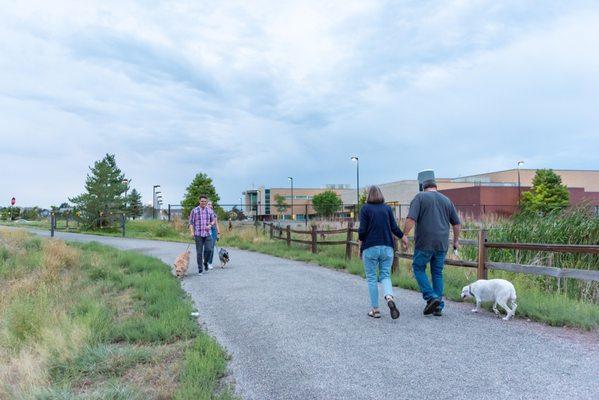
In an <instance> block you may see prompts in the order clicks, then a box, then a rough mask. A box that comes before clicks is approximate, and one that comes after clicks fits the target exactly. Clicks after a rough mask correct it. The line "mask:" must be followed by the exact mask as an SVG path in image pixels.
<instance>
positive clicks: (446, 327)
mask: <svg viewBox="0 0 599 400" xmlns="http://www.w3.org/2000/svg"><path fill="white" fill-rule="evenodd" d="M57 237H59V238H63V239H67V240H78V241H91V240H94V241H98V242H102V243H105V244H109V245H112V246H115V247H118V248H121V249H129V250H136V251H140V252H143V253H145V254H148V255H152V256H156V257H158V258H160V259H162V260H163V261H165V262H166V263H167V264H171V263H172V261H173V260H174V258H175V257H176V256H177V255H178V254H179V253H181V252H182V251H183V250H184V249H185V247H186V245H185V244H182V243H170V242H158V241H150V240H138V239H120V238H111V237H100V236H91V235H80V234H68V233H57ZM229 250H230V254H231V259H232V261H231V263H230V264H229V265H228V266H227V268H225V269H223V270H221V269H218V270H212V271H209V272H208V273H207V274H204V275H202V276H198V275H197V271H196V268H195V262H194V263H192V268H190V271H189V275H188V277H187V278H185V279H184V280H183V287H184V289H185V290H186V291H188V292H189V293H190V294H191V296H192V298H193V300H194V302H195V304H196V306H197V308H198V310H199V313H200V316H199V320H200V321H201V322H202V324H203V325H204V328H205V329H206V330H207V331H209V332H210V333H211V334H213V335H214V336H215V337H216V338H217V340H218V341H219V342H220V343H221V344H222V345H223V346H224V347H225V348H226V349H227V350H228V351H229V352H230V353H231V355H232V359H231V362H230V364H229V367H230V370H231V375H232V380H234V382H235V387H236V391H237V392H238V394H239V395H240V397H241V398H243V399H256V400H274V399H298V400H300V399H301V400H308V399H327V400H332V399H360V400H364V399H377V400H384V399H476V400H480V399H598V398H599V343H598V341H597V339H598V337H599V336H598V335H596V334H579V333H577V332H576V331H574V330H568V329H558V328H549V327H545V326H542V325H540V324H536V323H527V322H526V321H523V320H515V321H509V322H504V321H502V320H501V319H499V318H496V317H494V316H493V315H491V314H490V313H486V312H485V313H483V314H481V315H475V314H472V313H470V311H469V310H470V309H471V305H470V304H463V303H456V302H451V301H449V302H447V307H446V313H445V316H443V317H441V318H436V317H424V316H423V315H422V307H423V305H424V304H423V301H422V300H421V298H420V294H419V293H417V292H413V291H408V290H403V289H397V288H395V295H396V296H397V298H398V300H399V301H398V305H399V308H400V311H401V317H400V318H399V319H398V320H396V321H393V320H391V318H390V317H389V315H388V312H387V310H386V309H385V308H384V309H383V318H381V319H378V320H374V319H371V318H369V317H367V316H366V312H367V311H368V295H367V288H366V283H365V281H364V280H363V279H362V278H360V277H357V276H353V275H349V274H345V273H341V272H338V271H334V270H330V269H326V268H322V267H318V266H314V265H311V264H306V263H303V262H296V261H290V260H285V259H280V258H276V257H271V256H268V255H263V254H258V253H252V252H247V251H241V250H235V249H229ZM193 256H194V254H192V259H193ZM381 304H384V303H383V302H381Z"/></svg>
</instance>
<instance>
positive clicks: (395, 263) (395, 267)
mask: <svg viewBox="0 0 599 400" xmlns="http://www.w3.org/2000/svg"><path fill="white" fill-rule="evenodd" d="M392 239H393V264H391V273H394V272H397V270H398V269H399V257H397V254H396V253H397V239H396V238H392Z"/></svg>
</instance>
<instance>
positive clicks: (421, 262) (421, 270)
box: [412, 249, 445, 309]
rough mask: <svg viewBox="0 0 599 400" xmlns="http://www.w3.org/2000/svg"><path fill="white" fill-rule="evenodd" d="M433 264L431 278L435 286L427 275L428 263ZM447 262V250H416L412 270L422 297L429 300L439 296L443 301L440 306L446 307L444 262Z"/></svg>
mask: <svg viewBox="0 0 599 400" xmlns="http://www.w3.org/2000/svg"><path fill="white" fill-rule="evenodd" d="M429 262H430V264H431V278H432V281H433V287H432V288H431V284H430V283H429V280H428V276H426V264H428V263H429ZM444 263H445V251H443V250H441V251H433V250H430V251H428V250H418V249H415V250H414V258H413V260H412V270H413V271H414V278H416V281H417V282H418V286H419V287H420V291H421V292H422V297H423V298H424V300H426V301H429V300H431V299H434V298H438V299H439V300H440V301H441V303H440V304H439V308H440V309H443V307H445V302H443V264H444Z"/></svg>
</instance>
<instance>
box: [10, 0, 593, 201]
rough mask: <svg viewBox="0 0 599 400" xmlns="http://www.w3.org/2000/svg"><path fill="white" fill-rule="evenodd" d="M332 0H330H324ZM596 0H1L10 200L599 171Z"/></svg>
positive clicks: (173, 197) (231, 197) (235, 193)
mask: <svg viewBox="0 0 599 400" xmlns="http://www.w3.org/2000/svg"><path fill="white" fill-rule="evenodd" d="M322 3H326V5H323V4H322ZM598 21H599V2H597V1H568V2H563V1H523V0H514V1H501V2H498V1H495V0H489V1H482V0H481V1H420V0H414V1H390V2H385V1H365V0H359V1H350V0H340V1H329V2H323V1H289V2H286V1H239V2H234V1H197V0H194V1H170V2H168V1H162V2H158V1H149V0H145V1H127V0H118V1H110V0H101V1H81V0H79V1H72V2H70V1H46V0H43V1H7V0H0V168H1V173H0V202H1V203H2V204H8V202H9V200H10V198H11V197H12V196H15V197H17V202H18V204H19V205H25V206H27V205H41V206H49V205H50V204H58V203H60V202H62V201H64V200H66V199H67V198H68V197H71V196H74V195H77V194H79V193H81V192H82V190H83V183H84V181H85V175H86V173H87V172H88V169H87V168H88V166H89V165H91V164H92V163H93V161H95V160H98V159H100V158H102V157H103V155H104V154H105V153H114V154H116V157H117V162H118V164H119V165H120V167H121V168H122V170H123V171H124V172H125V173H126V175H127V176H128V177H129V178H132V179H133V181H132V186H133V187H135V188H137V189H138V190H139V191H141V193H142V195H143V196H144V203H147V202H148V201H150V200H151V188H152V185H153V184H160V185H162V192H163V196H164V203H165V204H167V203H179V201H180V200H181V198H182V195H183V193H184V190H185V187H186V186H187V184H188V183H189V182H190V181H191V179H192V178H193V176H194V175H195V174H196V173H197V172H206V173H207V174H208V175H209V176H211V177H212V178H213V180H214V183H215V186H216V188H217V191H218V192H219V193H220V196H221V199H222V201H221V202H222V203H232V202H238V201H239V197H240V194H241V192H242V191H243V190H244V189H246V188H251V187H252V185H255V186H256V187H257V186H259V185H265V186H267V187H268V186H271V187H281V186H283V187H285V186H287V185H288V181H287V176H290V175H291V176H293V177H294V178H295V186H296V187H321V186H323V185H325V184H327V183H349V184H351V185H352V186H354V185H355V166H354V165H353V164H352V163H351V161H350V159H349V157H350V155H352V154H357V155H358V156H359V157H360V172H361V182H364V183H384V182H388V181H394V180H400V179H413V178H415V176H416V174H417V172H418V171H419V170H421V169H426V168H433V169H435V170H436V172H437V176H442V177H456V176H461V175H470V174H476V173H482V172H487V171H492V170H501V169H509V168H513V167H515V165H516V161H517V160H520V159H522V160H525V162H526V164H525V166H526V167H528V168H541V167H551V168H567V169H599V22H598Z"/></svg>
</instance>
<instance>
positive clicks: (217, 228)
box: [208, 201, 220, 269]
mask: <svg viewBox="0 0 599 400" xmlns="http://www.w3.org/2000/svg"><path fill="white" fill-rule="evenodd" d="M208 207H210V209H211V210H212V211H214V209H213V208H212V201H209V202H208ZM210 236H212V252H211V253H210V257H209V258H208V269H212V268H213V267H212V260H214V250H216V242H217V241H218V237H219V236H220V226H219V225H218V217H217V216H216V212H214V225H212V228H211V229H210Z"/></svg>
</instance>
